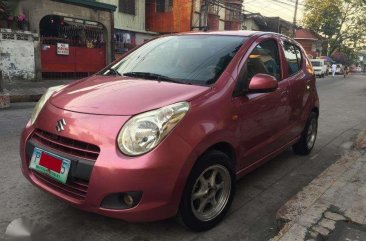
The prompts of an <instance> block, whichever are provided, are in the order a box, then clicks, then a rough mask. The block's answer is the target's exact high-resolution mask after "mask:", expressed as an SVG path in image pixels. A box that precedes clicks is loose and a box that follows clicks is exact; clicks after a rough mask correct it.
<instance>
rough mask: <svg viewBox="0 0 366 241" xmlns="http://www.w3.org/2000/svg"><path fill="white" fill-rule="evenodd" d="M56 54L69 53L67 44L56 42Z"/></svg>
mask: <svg viewBox="0 0 366 241" xmlns="http://www.w3.org/2000/svg"><path fill="white" fill-rule="evenodd" d="M57 54H58V55H69V44H63V43H57Z"/></svg>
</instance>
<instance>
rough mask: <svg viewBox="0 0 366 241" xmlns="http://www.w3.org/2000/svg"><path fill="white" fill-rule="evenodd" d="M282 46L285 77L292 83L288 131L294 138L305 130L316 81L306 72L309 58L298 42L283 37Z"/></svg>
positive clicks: (291, 137)
mask: <svg viewBox="0 0 366 241" xmlns="http://www.w3.org/2000/svg"><path fill="white" fill-rule="evenodd" d="M282 46H283V51H284V55H285V60H286V64H285V67H286V69H287V70H286V73H285V78H286V80H287V81H288V82H289V83H290V86H291V94H290V106H291V115H290V120H289V125H288V127H287V133H289V134H290V136H289V138H290V139H294V138H296V137H297V136H298V135H300V133H301V132H302V130H303V126H304V123H303V122H304V120H306V118H307V116H305V115H306V114H307V111H306V110H307V109H308V108H309V107H308V105H309V103H310V100H309V98H310V88H315V83H311V82H312V80H313V76H312V75H310V74H308V73H306V69H307V65H309V66H310V63H309V60H308V59H307V58H306V57H305V55H304V53H303V51H302V50H301V48H300V47H299V46H297V44H295V43H293V42H290V40H287V39H285V38H284V39H282Z"/></svg>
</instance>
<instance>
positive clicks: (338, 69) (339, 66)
mask: <svg viewBox="0 0 366 241" xmlns="http://www.w3.org/2000/svg"><path fill="white" fill-rule="evenodd" d="M343 73H344V67H343V65H342V64H337V69H336V74H343Z"/></svg>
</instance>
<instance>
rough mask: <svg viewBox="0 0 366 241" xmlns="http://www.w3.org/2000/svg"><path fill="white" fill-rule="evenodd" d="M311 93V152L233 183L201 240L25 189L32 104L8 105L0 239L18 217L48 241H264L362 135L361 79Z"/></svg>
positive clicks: (2, 116) (365, 101) (164, 224)
mask: <svg viewBox="0 0 366 241" xmlns="http://www.w3.org/2000/svg"><path fill="white" fill-rule="evenodd" d="M317 86H318V92H319V97H320V118H319V132H318V139H317V142H316V145H315V149H314V150H313V152H312V153H311V154H310V155H309V156H306V157H301V156H296V155H294V154H293V153H292V151H291V150H287V151H285V152H284V153H283V154H281V155H280V156H278V157H276V158H275V159H273V160H271V161H270V162H268V163H267V164H265V165H263V166H262V167H260V168H258V169H257V170H255V171H254V172H252V173H250V174H248V175H247V176H245V177H244V178H242V179H241V180H239V181H238V183H237V193H236V197H235V199H234V203H233V205H232V208H231V210H230V212H229V214H228V215H227V216H226V218H225V220H224V222H222V223H221V224H220V225H219V226H217V227H216V228H214V229H212V230H209V231H207V232H203V233H193V232H191V231H189V230H186V229H185V228H183V227H182V226H180V225H179V224H178V223H177V222H176V220H175V219H169V220H165V221H159V222H153V223H137V224H136V223H127V222H124V221H121V220H116V219H111V218H106V217H103V216H99V215H96V214H92V213H86V212H83V211H80V210H78V209H76V208H74V207H71V206H69V205H67V204H65V203H63V202H61V201H59V200H57V199H56V198H54V197H52V196H50V195H48V194H46V193H45V192H43V191H41V190H39V189H38V188H36V187H34V186H33V185H31V184H30V183H29V182H28V181H27V180H26V179H25V178H24V177H23V176H22V174H21V171H20V168H19V147H18V146H19V137H20V132H21V129H22V128H23V126H24V125H25V123H26V122H27V120H28V119H29V117H30V115H31V112H32V108H33V107H34V105H35V103H18V104H12V106H11V108H10V109H6V110H0V153H1V155H0V164H1V168H0V178H1V183H0V203H1V205H0V239H2V238H4V232H5V229H6V227H7V226H8V225H9V223H10V222H11V221H12V220H14V219H17V218H21V217H25V218H29V219H31V220H33V221H34V222H35V224H36V225H37V226H39V227H41V228H44V230H43V232H44V233H45V234H47V235H49V237H50V240H61V241H63V240H83V241H89V240H92V241H93V240H98V241H104V240H105V241H107V240H111V241H112V240H113V241H115V240H131V241H140V240H143V241H152V240H169V241H170V240H187V241H188V240H189V241H198V240H250V241H264V240H268V239H269V238H271V237H273V236H275V234H276V232H277V225H276V219H275V215H276V211H277V210H278V209H279V208H280V207H281V206H282V205H283V204H284V203H286V201H287V200H288V199H289V198H291V197H292V196H293V195H295V194H296V193H297V192H298V191H300V190H301V189H302V187H304V186H305V185H307V184H308V183H309V182H310V181H311V180H312V179H313V178H315V177H316V176H317V175H318V174H320V173H321V172H322V171H323V170H324V169H325V168H327V167H328V166H329V165H330V164H332V163H333V162H335V161H336V160H337V158H339V156H340V155H341V154H342V152H343V149H344V148H347V147H348V144H349V143H350V141H352V140H353V138H354V137H355V136H356V135H357V134H358V133H359V132H360V130H361V129H363V128H366V75H361V74H358V75H351V76H348V77H347V78H343V76H336V77H335V78H332V77H326V78H321V79H318V80H317Z"/></svg>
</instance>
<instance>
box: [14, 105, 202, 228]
mask: <svg viewBox="0 0 366 241" xmlns="http://www.w3.org/2000/svg"><path fill="white" fill-rule="evenodd" d="M62 118H64V119H65V121H66V123H67V126H66V127H65V130H64V131H62V132H60V133H57V132H56V130H55V125H56V122H57V121H58V120H60V119H62ZM128 118H129V117H126V116H102V115H90V114H82V113H75V112H70V111H66V110H62V109H59V108H56V107H54V106H52V105H51V104H46V105H45V107H44V108H43V109H42V111H41V113H40V115H39V116H38V119H37V121H36V123H35V124H34V125H30V123H28V124H27V126H26V127H25V129H24V130H23V133H22V137H21V147H20V152H21V153H20V154H21V159H22V165H21V168H22V172H23V174H24V176H25V177H26V178H27V179H28V180H29V181H30V182H31V183H33V184H34V185H36V186H37V187H39V188H41V189H42V190H44V191H46V192H48V193H50V194H52V195H54V196H56V197H58V198H59V199H61V200H64V201H66V202H68V203H70V204H71V205H73V206H76V207H78V208H80V209H82V210H85V211H90V212H95V213H99V214H102V215H106V216H110V217H114V218H120V219H124V220H127V221H136V222H137V221H153V220H159V219H165V218H168V217H172V216H174V215H176V213H177V210H178V207H179V203H180V199H181V194H182V191H183V189H184V185H185V182H186V179H187V177H188V175H189V172H190V170H191V165H192V163H193V162H194V160H195V159H196V158H197V157H196V155H195V154H194V152H193V150H192V147H191V146H190V145H188V144H187V143H186V142H185V141H183V139H182V138H180V137H179V136H178V135H176V134H174V131H173V132H172V133H171V134H170V135H169V136H168V137H167V138H166V139H165V140H163V142H162V143H161V144H160V145H159V146H158V147H156V148H155V149H154V150H153V151H151V152H149V153H147V154H145V155H142V156H138V157H128V156H125V155H123V154H122V153H121V152H120V151H119V150H118V147H117V144H116V137H117V135H118V132H119V130H120V129H121V127H122V125H123V124H124V123H125V122H126V121H127V120H128ZM36 129H41V130H43V131H45V132H49V133H53V134H56V135H60V136H62V137H64V138H69V139H73V140H76V141H83V142H87V143H91V144H94V145H96V146H98V147H99V148H100V153H99V156H98V157H97V159H96V160H95V161H94V162H93V161H91V163H90V165H87V164H88V163H84V164H85V166H84V168H87V169H88V168H91V169H90V173H89V176H88V175H84V176H85V178H84V179H89V180H84V181H86V182H87V189H86V190H85V195H84V196H83V197H81V198H80V197H75V196H74V195H70V194H69V193H67V192H65V190H62V185H63V184H59V186H61V187H57V185H56V186H55V185H50V183H48V182H45V181H44V180H42V179H41V178H39V175H37V173H34V172H33V171H31V170H30V169H29V168H28V165H29V161H30V160H29V159H30V157H29V155H30V154H29V153H30V152H31V151H32V150H29V148H32V147H29V146H30V141H31V139H32V135H33V133H34V131H35V130H36ZM32 145H33V146H34V145H37V143H36V144H34V143H32ZM27 148H28V150H27ZM42 148H47V147H44V146H43V147H42ZM46 150H47V151H50V152H56V153H57V154H59V155H63V154H62V151H61V152H57V151H55V150H54V149H53V148H47V149H46ZM27 153H28V154H27ZM64 156H65V157H67V158H70V157H69V156H68V155H66V154H65V155H64ZM74 161H75V163H76V164H75V163H73V164H72V166H73V165H77V164H78V163H79V162H80V160H77V159H76V160H74ZM81 166H82V165H81ZM79 172H81V173H84V174H85V173H87V172H83V167H81V169H80V168H79ZM134 191H138V192H142V197H141V200H140V202H139V203H138V204H137V205H136V206H134V207H133V208H129V209H107V208H103V207H102V206H101V204H102V201H103V200H104V198H106V197H107V196H109V195H110V194H115V193H124V192H134Z"/></svg>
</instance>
